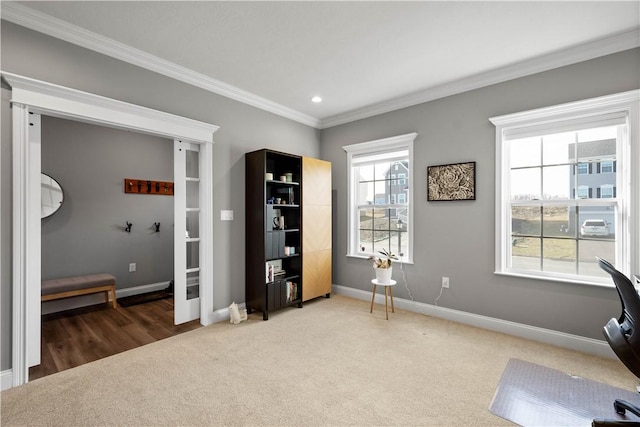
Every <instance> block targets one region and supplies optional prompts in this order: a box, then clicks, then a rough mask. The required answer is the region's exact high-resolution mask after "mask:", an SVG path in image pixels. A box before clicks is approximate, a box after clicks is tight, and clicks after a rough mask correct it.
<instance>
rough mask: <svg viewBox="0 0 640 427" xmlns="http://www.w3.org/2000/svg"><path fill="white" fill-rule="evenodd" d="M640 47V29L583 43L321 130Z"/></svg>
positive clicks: (344, 117) (330, 121)
mask: <svg viewBox="0 0 640 427" xmlns="http://www.w3.org/2000/svg"><path fill="white" fill-rule="evenodd" d="M639 46H640V29H635V30H633V31H628V32H624V33H621V34H617V35H614V36H611V37H607V38H604V39H600V40H596V41H593V42H589V43H584V44H580V45H577V46H574V47H571V48H568V49H564V50H561V51H557V52H553V53H550V54H547V55H542V56H539V57H537V58H533V59H530V60H526V61H521V62H517V63H515V64H511V65H508V66H506V67H501V68H497V69H495V70H491V71H487V72H485V73H481V74H477V75H474V76H470V77H467V78H464V79H461V80H456V81H453V82H450V83H445V84H442V85H440V86H436V87H432V88H429V89H425V90H423V91H419V92H415V93H412V94H409V95H406V96H401V97H398V98H395V99H392V100H388V101H384V102H380V103H378V104H374V105H370V106H367V107H363V108H359V109H357V110H352V111H349V112H347V113H344V114H338V115H335V116H332V117H328V118H325V119H323V120H322V123H321V125H320V129H326V128H329V127H333V126H338V125H341V124H345V123H349V122H353V121H356V120H361V119H365V118H368V117H372V116H376V115H379V114H383V113H388V112H390V111H395V110H399V109H401V108H406V107H411V106H413V105H417V104H422V103H424V102H429V101H433V100H436V99H439V98H444V97H446V96H451V95H455V94H458V93H462V92H467V91H470V90H474V89H479V88H482V87H486V86H490V85H493V84H497V83H502V82H505V81H508V80H513V79H517V78H520V77H525V76H529V75H532V74H536V73H540V72H543V71H548V70H552V69H554V68H559V67H564V66H567V65H571V64H575V63H578V62H582V61H588V60H589V59H594V58H598V57H601V56H605V55H610V54H613V53H616V52H622V51H623V50H627V49H633V48H636V47H639Z"/></svg>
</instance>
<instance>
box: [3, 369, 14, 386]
mask: <svg viewBox="0 0 640 427" xmlns="http://www.w3.org/2000/svg"><path fill="white" fill-rule="evenodd" d="M11 387H13V371H12V370H11V369H7V370H6V371H2V372H0V389H2V391H4V390H9V389H10V388H11Z"/></svg>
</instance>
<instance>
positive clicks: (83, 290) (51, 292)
mask: <svg viewBox="0 0 640 427" xmlns="http://www.w3.org/2000/svg"><path fill="white" fill-rule="evenodd" d="M100 292H104V295H105V302H106V303H107V305H108V304H109V300H110V299H111V303H112V305H113V308H117V306H116V278H115V276H114V275H112V274H108V273H99V274H87V275H84V276H74V277H62V278H60V279H51V280H43V281H42V284H41V295H42V297H41V300H42V301H43V302H44V301H51V300H56V299H61V298H69V297H75V296H78V295H88V294H96V293H100Z"/></svg>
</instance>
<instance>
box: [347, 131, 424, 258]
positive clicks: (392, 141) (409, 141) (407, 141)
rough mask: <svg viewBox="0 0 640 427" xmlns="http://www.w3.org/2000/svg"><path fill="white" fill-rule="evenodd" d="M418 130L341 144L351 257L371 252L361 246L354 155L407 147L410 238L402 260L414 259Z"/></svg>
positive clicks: (358, 256)
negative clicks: (414, 205) (415, 153)
mask: <svg viewBox="0 0 640 427" xmlns="http://www.w3.org/2000/svg"><path fill="white" fill-rule="evenodd" d="M417 136H418V134H417V133H416V132H413V133H407V134H404V135H398V136H393V137H389V138H383V139H377V140H374V141H367V142H361V143H357V144H351V145H345V146H344V147H342V149H343V150H345V151H346V153H347V182H348V183H347V201H348V212H347V218H348V221H347V228H348V232H347V254H346V256H348V257H354V258H363V259H366V258H367V257H368V255H369V254H366V253H362V252H360V250H359V247H358V243H359V233H358V205H357V203H356V200H355V197H356V195H357V194H358V193H357V189H356V185H357V182H356V177H355V176H354V174H353V159H354V157H358V156H362V155H371V154H376V153H380V154H383V153H385V152H393V151H399V150H407V151H408V152H409V176H408V179H409V188H408V189H407V198H408V200H409V202H408V203H407V212H408V216H409V221H408V228H407V230H408V231H407V239H408V248H409V249H408V252H409V253H408V254H404V256H403V257H402V258H401V259H402V262H405V263H409V264H411V263H413V240H414V239H413V229H414V220H413V216H414V215H413V202H412V201H413V200H415V199H414V197H413V188H414V183H415V181H414V179H413V171H414V169H415V167H414V162H413V144H414V141H415V139H416V137H417ZM376 207H377V208H382V209H383V208H385V205H376Z"/></svg>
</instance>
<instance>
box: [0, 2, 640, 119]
mask: <svg viewBox="0 0 640 427" xmlns="http://www.w3.org/2000/svg"><path fill="white" fill-rule="evenodd" d="M1 6H2V19H5V20H7V21H9V22H13V23H14V24H18V25H21V26H23V27H26V28H29V29H31V30H34V31H38V32H40V33H43V34H47V35H49V36H52V37H55V38H58V39H60V40H64V41H67V42H69V43H73V44H75V45H78V46H81V47H84V48H87V49H90V50H93V51H95V52H98V53H101V54H103V55H107V56H110V57H112V58H116V59H119V60H121V61H125V62H128V63H130V64H134V65H136V66H139V67H141V68H145V69H147V70H151V71H154V72H156V73H159V74H162V75H165V76H168V77H171V78H173V79H176V80H178V81H182V82H185V83H188V84H191V85H193V86H196V87H199V88H201V89H204V90H207V91H209V92H213V93H217V94H219V95H222V96H226V97H228V98H231V99H233V100H236V101H239V102H242V103H245V104H248V105H251V106H254V107H256V108H259V109H262V110H265V111H268V112H271V113H274V114H277V115H279V116H282V117H285V118H288V119H291V120H294V121H297V122H299V123H302V124H305V125H308V126H312V127H315V128H318V129H326V128H330V127H333V126H337V125H341V124H344V123H349V122H353V121H356V120H360V119H365V118H367V117H372V116H376V115H379V114H383V113H388V112H390V111H395V110H399V109H401V108H405V107H410V106H413V105H417V104H422V103H425V102H429V101H433V100H436V99H440V98H444V97H447V96H451V95H455V94H458V93H462V92H467V91H470V90H473V89H478V88H481V87H486V86H490V85H493V84H496V83H501V82H505V81H508V80H512V79H516V78H519V77H524V76H528V75H532V74H536V73H540V72H543V71H547V70H552V69H554V68H559V67H563V66H566V65H571V64H575V63H578V62H583V61H587V60H589V59H594V58H598V57H601V56H605V55H610V54H613V53H616V52H622V51H624V50H628V49H633V48H636V47H638V46H640V30H632V31H628V32H624V33H620V34H616V35H613V36H610V37H605V38H603V39H600V40H595V41H592V42H588V43H583V44H580V45H577V46H572V47H570V48H567V49H563V50H560V51H557V52H553V53H550V54H546V55H542V56H539V57H537V58H533V59H529V60H526V61H521V62H518V63H515V64H511V65H508V66H505V67H500V68H498V69H495V70H491V71H488V72H485V73H480V74H477V75H475V76H471V77H468V78H464V79H460V80H456V81H453V82H449V83H444V84H442V85H439V86H436V87H432V88H429V89H426V90H423V91H419V92H415V93H413V94H409V95H406V96H401V97H398V98H394V99H391V100H386V101H383V102H380V103H377V104H373V105H369V106H366V107H363V108H359V109H356V110H352V111H348V112H346V113H341V114H336V115H334V116H331V117H326V118H324V119H318V118H315V117H312V116H309V115H307V114H304V113H302V112H299V111H296V110H294V109H292V108H289V107H286V106H284V105H281V104H278V103H275V102H273V101H270V100H268V99H266V98H263V97H260V96H258V95H255V94H252V93H250V92H247V91H245V90H243V89H240V88H237V87H235V86H232V85H230V84H227V83H224V82H222V81H220V80H216V79H213V78H211V77H207V76H205V75H203V74H200V73H197V72H195V71H193V70H190V69H188V68H185V67H182V66H180V65H177V64H174V63H172V62H169V61H166V60H164V59H161V58H158V57H157V56H154V55H151V54H149V53H146V52H143V51H141V50H139V49H135V48H132V47H131V46H127V45H125V44H123V43H119V42H117V41H115V40H112V39H109V38H107V37H104V36H101V35H99V34H96V33H93V32H91V31H87V30H85V29H83V28H81V27H78V26H76V25H72V24H69V23H67V22H64V21H62V20H60V19H57V18H54V17H52V16H49V15H46V14H44V13H42V12H38V11H36V10H33V9H31V8H29V7H26V6H24V5H21V4H18V3H14V2H2V5H1Z"/></svg>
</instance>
